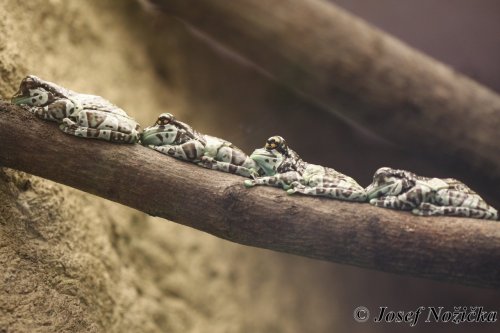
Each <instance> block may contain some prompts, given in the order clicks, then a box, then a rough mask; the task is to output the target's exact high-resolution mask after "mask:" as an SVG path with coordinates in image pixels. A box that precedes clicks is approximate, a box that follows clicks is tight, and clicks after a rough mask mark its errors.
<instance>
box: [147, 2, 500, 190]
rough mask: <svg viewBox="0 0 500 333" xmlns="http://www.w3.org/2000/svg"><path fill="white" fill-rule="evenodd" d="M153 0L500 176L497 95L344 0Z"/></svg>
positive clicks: (404, 138) (318, 97) (272, 69)
mask: <svg viewBox="0 0 500 333" xmlns="http://www.w3.org/2000/svg"><path fill="white" fill-rule="evenodd" d="M150 2H151V3H154V4H156V7H157V8H159V9H160V10H163V11H165V12H166V13H169V14H172V15H175V16H177V17H179V18H181V19H182V20H183V21H184V22H187V23H189V24H191V25H192V26H194V27H196V28H198V29H199V30H201V31H203V32H205V33H206V34H208V35H210V36H212V37H213V38H214V39H216V40H218V41H219V42H221V43H223V44H224V45H226V46H228V47H229V48H231V49H232V50H234V51H236V52H238V53H239V54H241V55H243V56H244V57H246V58H247V59H249V60H250V61H252V62H253V63H254V64H256V65H257V66H259V67H260V68H262V69H264V70H265V71H267V72H268V73H270V74H272V75H273V76H274V77H276V78H277V79H278V80H279V81H281V82H283V83H285V84H286V85H288V86H290V87H292V88H293V89H295V90H298V91H300V92H302V93H305V94H306V95H307V96H310V97H311V98H312V99H313V100H315V101H317V102H319V103H320V104H321V105H324V106H328V107H329V108H330V110H332V111H335V112H340V113H341V114H342V115H344V116H345V117H347V118H350V119H353V120H355V121H356V122H358V123H360V124H362V125H364V126H365V127H366V128H369V129H371V130H372V131H374V132H376V133H378V134H380V135H381V136H383V137H385V138H387V139H389V140H390V141H392V142H395V143H398V144H401V145H402V146H404V147H407V148H408V150H409V151H419V152H424V153H426V154H428V155H432V156H437V157H441V158H442V157H443V156H451V157H452V158H453V161H454V162H460V163H463V165H466V166H468V167H471V168H473V169H474V170H476V171H477V172H478V173H482V174H483V175H489V176H490V177H491V179H492V181H494V184H495V185H496V186H498V185H499V184H500V144H499V142H500V131H499V130H498V129H499V128H500V97H499V96H498V95H496V94H495V93H493V92H492V91H490V90H488V89H486V88H484V87H482V86H480V85H479V84H477V83H475V82H474V81H472V80H470V79H468V78H466V77H464V76H462V75H459V74H457V73H455V72H453V71H452V70H451V69H450V68H448V67H447V66H444V65H442V64H440V63H438V62H437V61H435V60H433V59H431V58H429V57H427V56H425V55H423V54H421V53H420V52H418V51H416V50H414V49H411V48H410V47H408V46H406V45H404V44H403V43H401V42H399V41H398V40H396V39H395V38H393V37H391V36H389V35H387V34H385V33H383V32H381V31H379V30H378V29H375V28H374V27H371V26H370V25H368V24H367V23H365V22H363V21H362V20H360V19H357V18H355V17H353V16H352V15H350V14H348V13H346V12H345V11H343V10H341V9H339V8H338V7H336V6H334V5H332V4H329V3H328V2H326V1H320V0H306V1H304V0H281V1H261V0H235V1H226V0H150ZM460 163H458V164H460Z"/></svg>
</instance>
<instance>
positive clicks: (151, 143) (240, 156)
mask: <svg viewBox="0 0 500 333" xmlns="http://www.w3.org/2000/svg"><path fill="white" fill-rule="evenodd" d="M141 143H142V144H143V145H145V146H148V147H150V148H152V149H155V150H157V151H159V152H161V153H163V154H165V155H169V156H172V157H175V158H178V159H181V160H185V161H189V162H192V163H196V164H198V165H200V166H203V167H205V168H209V169H212V170H218V171H223V172H229V173H234V174H238V175H240V176H243V177H253V176H258V175H259V172H258V170H259V168H258V166H257V165H256V163H255V162H254V161H253V160H252V159H250V157H248V155H247V154H245V153H244V152H243V151H242V150H241V149H239V148H238V147H236V146H235V145H233V144H232V143H231V142H229V141H226V140H223V139H220V138H217V137H214V136H211V135H206V134H202V133H200V132H198V131H196V130H194V129H193V128H192V127H191V126H189V125H188V124H186V123H183V122H181V121H179V120H177V119H175V118H174V116H173V115H172V114H170V113H162V114H161V115H160V116H159V117H158V120H157V121H156V123H155V124H154V125H153V126H150V127H147V128H145V129H144V131H143V133H142V136H141Z"/></svg>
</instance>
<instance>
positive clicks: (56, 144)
mask: <svg viewBox="0 0 500 333" xmlns="http://www.w3.org/2000/svg"><path fill="white" fill-rule="evenodd" d="M0 143H1V146H0V147H1V148H0V165H2V166H5V167H10V168H14V169H17V170H21V171H25V172H28V173H31V174H34V175H38V176H41V177H44V178H47V179H50V180H53V181H56V182H59V183H62V184H65V185H68V186H72V187H75V188H77V189H80V190H82V191H85V192H89V193H92V194H95V195H98V196H100V197H103V198H106V199H109V200H112V201H115V202H118V203H121V204H124V205H127V206H130V207H133V208H135V209H138V210H141V211H143V212H145V213H148V214H151V215H154V216H160V217H163V218H166V219H169V220H172V221H176V222H178V223H181V224H184V225H186V226H190V227H192V228H195V229H199V230H202V231H205V232H208V233H210V234H213V235H215V236H217V237H221V238H224V239H227V240H230V241H232V242H236V243H240V244H245V245H250V246H255V247H260V248H266V249H271V250H275V251H282V252H287V253H292V254H297V255H301V256H306V257H311V258H317V259H322V260H328V261H333V262H338V263H345V264H350V265H356V266H360V267H366V268H372V269H377V270H383V271H387V272H393V273H403V274H408V275H413V276H420V277H427V278H433V279H439V280H445V281H453V282H459V283H463V284H468V285H476V286H481V287H493V288H498V287H500V265H499V264H498V263H499V262H500V225H499V224H498V222H492V221H481V220H473V219H465V218H449V217H446V218H445V217H439V218H432V217H431V218H422V217H416V216H413V215H411V214H409V213H406V212H396V211H390V210H386V209H380V208H375V207H372V206H370V205H368V204H359V203H348V202H341V201H335V200H330V199H322V198H312V197H305V196H287V195H286V193H285V192H284V191H280V190H278V189H274V188H264V187H258V188H252V189H245V187H244V186H243V178H241V177H238V176H234V175H230V174H225V173H221V172H216V171H211V170H207V169H203V168H200V167H198V166H195V165H193V164H189V163H185V162H181V161H178V160H175V159H173V158H169V157H167V156H164V155H161V154H159V153H157V152H155V151H153V150H150V149H147V148H145V147H142V146H140V145H117V144H111V143H107V142H103V141H97V140H87V139H81V138H76V137H72V136H69V135H66V134H64V133H62V132H61V131H59V129H58V128H57V126H56V125H55V124H54V123H49V122H44V121H41V120H39V119H36V118H35V117H34V116H33V115H31V114H30V113H28V112H26V111H24V110H23V109H21V108H19V107H16V106H12V105H10V104H7V103H3V102H0Z"/></svg>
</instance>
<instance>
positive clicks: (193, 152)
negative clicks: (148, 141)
mask: <svg viewBox="0 0 500 333" xmlns="http://www.w3.org/2000/svg"><path fill="white" fill-rule="evenodd" d="M149 148H152V149H154V150H157V151H159V152H160V153H163V154H165V155H169V156H172V157H175V158H178V159H181V160H184V161H189V162H194V163H197V162H200V161H201V157H202V156H203V153H204V148H205V147H204V146H203V144H202V143H201V142H199V141H198V140H189V141H187V142H185V143H183V144H180V145H164V146H154V145H149Z"/></svg>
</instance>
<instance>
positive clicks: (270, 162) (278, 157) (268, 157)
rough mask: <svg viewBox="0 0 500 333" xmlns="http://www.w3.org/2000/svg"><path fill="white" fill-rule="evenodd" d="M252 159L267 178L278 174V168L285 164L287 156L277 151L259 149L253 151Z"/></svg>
mask: <svg viewBox="0 0 500 333" xmlns="http://www.w3.org/2000/svg"><path fill="white" fill-rule="evenodd" d="M250 158H251V159H252V160H254V161H255V163H257V165H258V166H259V167H260V168H261V169H262V170H263V171H264V173H265V175H266V176H274V175H275V174H277V173H278V168H279V166H280V165H281V163H283V160H284V159H285V156H284V155H283V154H281V153H280V152H278V151H277V150H268V149H266V148H259V149H255V150H254V151H253V153H252V154H251V155H250Z"/></svg>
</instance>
